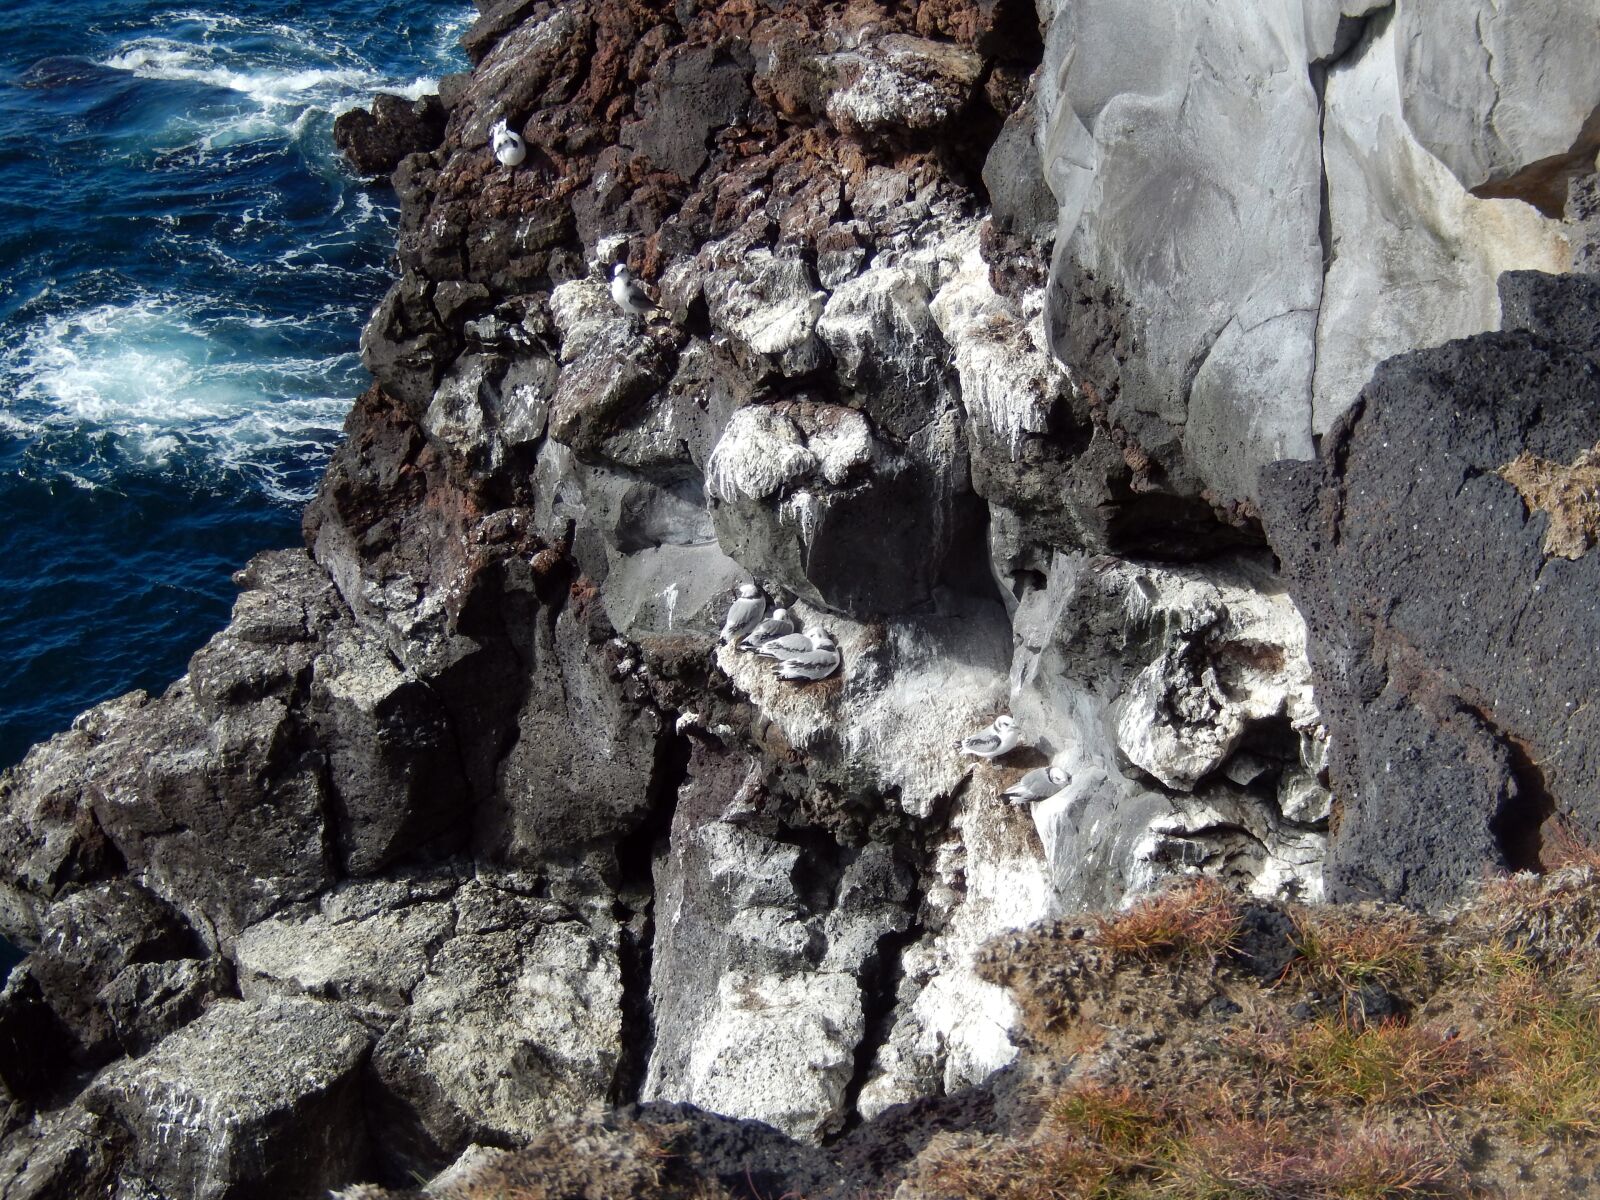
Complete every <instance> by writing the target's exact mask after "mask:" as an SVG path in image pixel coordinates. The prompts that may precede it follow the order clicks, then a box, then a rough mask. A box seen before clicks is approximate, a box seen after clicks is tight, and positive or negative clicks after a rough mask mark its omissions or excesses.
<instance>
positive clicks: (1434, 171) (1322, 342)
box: [1313, 5, 1600, 433]
mask: <svg viewBox="0 0 1600 1200" xmlns="http://www.w3.org/2000/svg"><path fill="white" fill-rule="evenodd" d="M1428 7H1429V6H1426V5H1423V6H1414V5H1408V6H1406V11H1405V13H1404V14H1397V15H1396V16H1395V17H1394V18H1393V19H1391V20H1386V21H1378V22H1375V23H1374V24H1373V25H1372V26H1371V28H1370V29H1369V30H1368V31H1367V33H1366V34H1365V36H1364V37H1363V38H1362V39H1361V40H1360V41H1359V42H1358V43H1357V44H1356V45H1355V46H1354V47H1353V48H1352V50H1351V52H1350V54H1349V56H1348V57H1347V59H1346V60H1345V61H1343V62H1341V63H1340V64H1338V65H1337V66H1335V67H1334V68H1333V69H1332V70H1330V71H1329V73H1328V80H1327V87H1326V105H1327V107H1326V111H1325V114H1324V144H1323V155H1324V169H1325V171H1326V176H1327V202H1328V221H1329V227H1330V231H1331V233H1330V241H1329V250H1330V253H1331V256H1332V262H1331V263H1330V265H1329V266H1328V271H1327V277H1326V279H1325V281H1324V285H1323V297H1322V308H1321V319H1320V321H1319V325H1318V330H1317V345H1316V356H1317V357H1316V364H1317V366H1316V379H1315V382H1314V389H1313V390H1314V397H1313V408H1314V412H1313V425H1314V427H1315V428H1316V431H1317V432H1318V433H1324V432H1326V431H1327V429H1328V428H1329V426H1331V424H1332V423H1333V420H1334V419H1335V418H1336V417H1337V416H1338V415H1339V413H1341V412H1343V411H1344V409H1345V407H1346V406H1347V405H1348V404H1349V403H1350V400H1351V398H1352V397H1354V396H1355V395H1356V393H1357V392H1359V391H1360V390H1361V388H1362V387H1363V386H1364V385H1365V384H1366V382H1367V379H1368V378H1369V377H1370V376H1371V374H1372V369H1373V367H1374V366H1375V365H1376V364H1377V363H1378V362H1380V361H1381V360H1383V359H1385V358H1388V357H1389V356H1390V355H1393V354H1399V353H1402V352H1404V351H1406V350H1410V349H1412V348H1414V347H1416V346H1427V345H1436V344H1438V343H1440V342H1443V341H1447V340H1449V339H1450V338H1454V337H1464V336H1467V335H1468V334H1473V333H1480V332H1482V331H1483V330H1485V329H1493V328H1496V327H1497V326H1498V324H1499V299H1498V297H1497V295H1496V293H1495V279H1496V277H1497V276H1498V275H1499V274H1500V272H1501V271H1503V270H1506V269H1507V268H1508V267H1513V266H1519V267H1526V268H1533V269H1538V270H1542V271H1563V270H1566V268H1567V265H1568V263H1569V262H1570V261H1571V250H1570V248H1569V246H1568V243H1567V238H1566V236H1565V231H1564V230H1563V229H1562V228H1561V226H1560V225H1559V224H1557V223H1556V222H1555V221H1552V220H1547V219H1545V218H1544V217H1542V216H1541V215H1540V214H1539V212H1537V211H1536V210H1534V209H1532V208H1530V207H1529V206H1528V205H1527V204H1525V203H1523V202H1522V201H1520V200H1513V199H1480V198H1478V196H1482V195H1488V196H1493V195H1497V194H1500V193H1496V192H1494V191H1493V190H1490V191H1487V192H1483V191H1480V192H1479V193H1478V194H1477V195H1474V194H1469V192H1468V190H1467V189H1469V188H1472V187H1475V186H1476V184H1477V183H1478V182H1482V179H1479V180H1477V181H1476V182H1471V181H1467V180H1462V179H1459V178H1457V177H1456V176H1455V175H1453V174H1452V173H1451V168H1450V166H1449V165H1448V164H1449V162H1450V160H1451V153H1450V151H1449V150H1448V149H1447V147H1448V146H1449V145H1450V143H1451V142H1452V141H1453V139H1454V136H1455V134H1454V133H1453V132H1447V131H1450V130H1457V129H1459V127H1460V124H1461V121H1462V116H1463V113H1450V112H1448V110H1449V102H1447V101H1443V100H1442V99H1434V100H1428V101H1421V100H1417V99H1415V98H1416V97H1417V96H1418V95H1419V89H1420V90H1422V91H1426V90H1427V89H1428V88H1430V87H1432V86H1434V84H1435V83H1437V84H1439V85H1440V86H1445V84H1444V81H1432V82H1430V81H1429V79H1428V73H1429V71H1437V70H1438V69H1440V65H1442V63H1443V62H1449V63H1451V64H1453V65H1452V67H1450V68H1449V69H1450V70H1457V69H1459V67H1460V64H1461V63H1462V62H1463V59H1462V57H1461V55H1460V53H1459V52H1456V53H1446V52H1444V51H1443V50H1442V47H1441V46H1439V45H1434V43H1435V42H1436V41H1439V42H1447V41H1448V40H1449V39H1451V38H1452V37H1454V36H1455V35H1462V34H1470V29H1471V27H1470V26H1466V27H1463V26H1460V25H1459V24H1457V22H1458V20H1459V18H1460V17H1461V16H1462V15H1465V13H1466V11H1467V9H1468V8H1470V7H1471V6H1470V5H1467V6H1459V7H1457V8H1454V9H1452V10H1451V14H1452V15H1451V16H1450V17H1448V18H1445V17H1444V16H1443V14H1442V11H1440V12H1435V13H1433V14H1431V15H1432V16H1436V17H1439V18H1440V19H1439V20H1438V21H1430V20H1428V19H1427V18H1424V17H1422V16H1421V15H1420V14H1421V12H1422V11H1423V10H1424V9H1426V8H1428ZM1433 7H1435V8H1437V7H1438V6H1433ZM1551 11H1553V10H1551ZM1541 19H1542V18H1541ZM1419 22H1420V23H1419ZM1485 32H1486V33H1487V32H1488V26H1487V25H1485ZM1494 36H1499V35H1498V34H1496V35H1494ZM1453 44H1454V45H1457V46H1460V45H1467V46H1471V47H1474V50H1473V53H1472V54H1470V55H1468V57H1467V59H1466V61H1468V62H1471V63H1473V69H1472V70H1470V71H1466V72H1464V73H1463V77H1462V78H1460V79H1458V80H1456V81H1455V82H1456V83H1459V84H1463V85H1469V81H1471V83H1470V85H1469V86H1475V87H1479V88H1482V89H1485V90H1492V89H1493V87H1495V86H1496V84H1495V80H1494V77H1493V74H1492V73H1491V72H1490V71H1489V70H1488V69H1487V68H1486V66H1485V63H1486V62H1487V61H1488V60H1487V59H1486V58H1483V57H1481V56H1482V55H1483V54H1484V53H1486V52H1484V51H1481V50H1477V49H1476V43H1475V41H1474V40H1473V39H1472V38H1471V37H1470V36H1467V37H1466V40H1465V41H1464V42H1463V41H1460V40H1456V41H1455V42H1454V43H1453ZM1430 60H1439V63H1438V64H1431V63H1430ZM1430 94H1431V93H1430ZM1445 94H1449V89H1448V87H1446V92H1444V93H1440V96H1441V97H1442V96H1443V95H1445ZM1595 96H1596V100H1597V102H1600V86H1597V87H1596V89H1595ZM1408 97H1410V98H1412V99H1409V100H1408V99H1407V98H1408ZM1530 98H1531V95H1530ZM1456 99H1459V100H1462V101H1463V102H1465V101H1466V97H1465V96H1457V97H1456ZM1479 99H1485V100H1486V99H1488V96H1482V97H1479ZM1417 104H1421V105H1422V106H1423V108H1422V111H1421V112H1413V111H1412V109H1413V108H1414V106H1415V105H1417ZM1464 111H1466V110H1464ZM1477 111H1478V112H1480V113H1493V112H1496V111H1498V110H1496V109H1495V108H1494V107H1493V105H1492V104H1491V105H1490V107H1489V108H1486V109H1483V110H1477ZM1413 117H1416V118H1418V119H1412V118H1413ZM1424 117H1428V118H1436V120H1424V119H1421V118H1424ZM1471 120H1473V121H1474V122H1481V121H1482V118H1481V116H1479V115H1474V116H1473V117H1472V118H1471ZM1436 154H1437V155H1438V157H1436V156H1435V155H1436ZM1441 159H1443V160H1444V161H1441ZM1590 159H1591V164H1592V161H1593V155H1592V154H1591V156H1590ZM1522 161H1524V162H1532V161H1533V160H1532V159H1531V158H1525V159H1523V160H1522ZM1563 195H1564V184H1563ZM1559 208H1560V206H1559V204H1558V205H1557V206H1556V210H1557V213H1559ZM1402 298H1403V299H1402Z"/></svg>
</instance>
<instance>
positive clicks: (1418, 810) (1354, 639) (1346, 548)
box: [1266, 280, 1600, 906]
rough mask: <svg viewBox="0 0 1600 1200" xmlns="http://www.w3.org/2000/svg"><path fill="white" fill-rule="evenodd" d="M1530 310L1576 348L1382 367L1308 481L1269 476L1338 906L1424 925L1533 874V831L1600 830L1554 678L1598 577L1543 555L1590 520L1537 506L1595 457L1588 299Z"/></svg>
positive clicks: (1529, 346) (1579, 296)
mask: <svg viewBox="0 0 1600 1200" xmlns="http://www.w3.org/2000/svg"><path fill="white" fill-rule="evenodd" d="M1517 286H1520V287H1521V288H1522V289H1523V290H1524V292H1526V291H1527V290H1529V287H1528V284H1527V283H1526V282H1524V283H1522V284H1521V285H1516V284H1513V292H1514V291H1515V289H1516V287H1517ZM1567 289H1570V292H1569V293H1568V294H1569V297H1570V301H1571V303H1572V304H1573V309H1572V312H1573V314H1574V315H1573V318H1572V319H1571V320H1570V322H1569V321H1568V320H1565V319H1561V318H1558V317H1557V316H1556V313H1557V312H1558V311H1559V304H1558V302H1557V301H1556V299H1555V297H1558V296H1559V295H1560V294H1561V293H1562V292H1563V291H1566V290H1567ZM1542 290H1544V291H1545V292H1546V298H1545V300H1544V301H1543V305H1544V306H1548V307H1545V308H1544V311H1545V313H1546V314H1547V315H1546V316H1545V317H1544V319H1543V320H1542V321H1541V322H1538V323H1539V324H1542V325H1543V327H1544V329H1545V331H1546V332H1547V333H1550V334H1552V335H1555V334H1557V333H1559V331H1561V330H1563V329H1565V330H1570V331H1572V333H1571V334H1569V335H1568V336H1575V337H1577V338H1578V339H1579V341H1580V344H1579V345H1578V346H1576V347H1567V346H1562V345H1559V344H1557V343H1555V342H1553V341H1549V340H1545V339H1544V338H1541V337H1537V336H1534V335H1531V334H1528V333H1521V332H1518V333H1501V334H1485V335H1480V336H1478V337H1475V338H1470V339H1467V340H1464V341H1459V342H1452V343H1450V344H1448V345H1446V346H1443V347H1440V348H1438V349H1436V350H1429V351H1419V352H1416V353H1413V354H1408V355H1403V356H1401V357H1399V358H1396V359H1393V360H1391V361H1390V362H1388V363H1385V364H1384V366H1383V367H1382V368H1380V370H1379V371H1378V372H1377V374H1376V375H1375V376H1374V378H1373V380H1372V382H1371V383H1370V384H1369V385H1368V386H1367V388H1366V389H1365V390H1364V391H1363V393H1362V396H1361V399H1360V401H1359V402H1358V404H1357V405H1356V406H1355V407H1354V408H1352V409H1351V410H1350V411H1349V412H1348V413H1347V414H1346V416H1345V417H1343V418H1341V420H1340V422H1339V423H1338V425H1337V426H1336V427H1335V429H1334V430H1333V431H1332V432H1331V433H1330V435H1329V437H1328V439H1327V440H1326V442H1325V443H1324V446H1323V457H1322V458H1320V459H1319V460H1318V461H1316V462H1313V463H1301V464H1289V463H1285V464H1280V465H1279V466H1277V467H1275V468H1273V470H1272V472H1271V476H1270V487H1269V489H1268V496H1269V498H1270V499H1269V505H1268V508H1267V510H1266V511H1267V527H1268V530H1269V532H1270V534H1271V537H1272V539H1273V545H1274V547H1275V549H1276V550H1277V552H1278V554H1279V555H1280V557H1281V558H1282V559H1283V561H1284V565H1285V569H1286V573H1287V578H1288V581H1289V584H1290V588H1291V592H1292V594H1293V596H1294V598H1295V600H1296V603H1297V604H1298V605H1299V606H1300V608H1301V609H1302V611H1304V613H1305V614H1306V618H1307V623H1308V626H1309V628H1310V632H1311V638H1310V649H1311V660H1312V664H1313V666H1314V668H1315V674H1316V686H1317V693H1318V698H1319V701H1320V703H1321V705H1322V708H1323V712H1324V714H1325V717H1326V719H1327V721H1328V725H1329V727H1330V729H1331V730H1332V731H1333V753H1332V758H1331V765H1330V771H1331V777H1332V785H1333V790H1334V795H1335V797H1336V800H1337V805H1336V814H1337V819H1336V822H1335V825H1334V828H1335V834H1334V836H1333V839H1332V841H1331V843H1330V846H1329V866H1328V879H1329V887H1330V891H1331V893H1332V894H1333V895H1334V896H1335V897H1337V898H1352V897H1365V896H1381V897H1385V898H1389V899H1398V900H1403V901H1405V902H1406V903H1408V904H1415V905H1419V906H1420V905H1429V904H1435V903H1439V902H1441V901H1444V900H1447V899H1450V898H1452V897H1455V896H1457V895H1459V894H1461V893H1462V892H1463V891H1465V890H1467V889H1469V888H1471V887H1473V886H1475V884H1476V881H1477V880H1479V879H1481V878H1482V875H1483V872H1484V871H1485V870H1486V869H1491V868H1501V869H1505V868H1510V869H1522V868H1525V867H1536V866H1537V865H1538V863H1539V855H1540V845H1541V838H1542V835H1543V833H1544V832H1545V831H1547V829H1548V827H1549V826H1548V822H1549V821H1550V820H1551V819H1552V818H1559V819H1560V820H1562V821H1565V822H1568V823H1569V824H1571V825H1572V826H1573V827H1575V828H1577V829H1579V830H1581V831H1583V832H1584V833H1585V834H1587V835H1589V836H1593V834H1594V833H1595V831H1597V830H1600V795H1597V793H1596V788H1595V779H1596V778H1597V776H1596V773H1595V766H1596V764H1595V763H1594V762H1593V761H1592V759H1593V756H1594V753H1595V747H1596V746H1597V745H1600V741H1597V737H1600V729H1597V728H1596V727H1595V724H1594V722H1595V720H1596V718H1595V717H1594V716H1593V714H1592V713H1591V711H1590V708H1589V706H1587V705H1585V704H1584V703H1583V697H1584V696H1586V695H1587V693H1588V684H1587V682H1586V681H1585V679H1584V678H1582V675H1583V672H1582V671H1581V670H1580V669H1579V667H1578V665H1577V664H1580V663H1583V662H1586V661H1587V656H1588V654H1589V647H1591V646H1592V645H1593V644H1594V640H1595V637H1596V635H1597V634H1600V630H1597V629H1596V628H1595V627H1594V614H1595V608H1594V605H1593V604H1591V603H1589V601H1588V599H1587V598H1588V597H1589V596H1591V595H1592V594H1593V589H1594V587H1595V586H1596V584H1597V583H1600V580H1596V579H1595V578H1594V573H1595V571H1596V570H1597V569H1600V566H1597V564H1600V558H1596V556H1595V554H1594V553H1593V552H1592V550H1589V549H1586V548H1583V544H1584V541H1585V540H1586V539H1585V538H1584V537H1583V536H1581V533H1580V536H1579V537H1578V538H1577V542H1576V545H1574V543H1573V540H1572V539H1571V538H1570V537H1568V536H1561V537H1559V538H1558V539H1557V545H1556V546H1552V544H1551V538H1552V535H1553V534H1559V533H1564V532H1570V531H1571V530H1574V529H1576V530H1579V531H1581V529H1582V528H1583V526H1584V523H1585V522H1587V521H1592V519H1593V516H1594V514H1593V512H1592V509H1593V504H1592V496H1590V497H1588V498H1587V499H1585V498H1584V497H1583V494H1582V488H1581V487H1580V488H1579V489H1578V490H1577V491H1576V492H1573V493H1572V494H1571V496H1570V497H1568V489H1566V488H1564V487H1562V486H1559V485H1560V484H1561V483H1562V481H1563V479H1564V478H1565V479H1566V480H1569V481H1571V480H1576V478H1577V477H1578V476H1580V475H1582V473H1583V471H1584V469H1585V468H1584V467H1583V465H1582V464H1583V463H1584V462H1585V461H1587V458H1586V456H1588V455H1590V454H1591V452H1592V451H1593V450H1594V448H1595V446H1596V443H1597V441H1600V369H1597V368H1596V366H1595V364H1594V361H1593V358H1592V355H1593V353H1594V348H1595V343H1594V341H1593V339H1592V337H1591V336H1589V335H1590V334H1591V333H1592V329H1593V326H1592V323H1591V322H1587V321H1586V320H1585V319H1584V318H1583V316H1582V315H1581V314H1582V313H1583V312H1584V310H1585V309H1586V307H1587V304H1588V302H1589V300H1590V298H1591V295H1592V291H1593V289H1592V285H1590V284H1588V283H1587V282H1586V281H1580V280H1572V281H1569V282H1565V283H1563V282H1557V281H1551V282H1549V283H1548V284H1546V285H1545V286H1544V288H1543V289H1542ZM1522 303H1523V302H1521V301H1519V302H1518V304H1519V305H1521V304H1522ZM1523 311H1524V314H1525V315H1526V309H1525V308H1524V310H1523ZM1530 323H1533V322H1530ZM1519 468H1522V469H1520V470H1519ZM1524 470H1529V472H1530V473H1529V474H1526V475H1525V474H1524V473H1523V471H1524ZM1530 477H1531V478H1534V479H1537V478H1541V477H1542V478H1544V479H1546V480H1549V481H1551V482H1552V483H1554V484H1556V485H1558V486H1553V487H1552V488H1550V489H1549V490H1546V489H1543V488H1539V487H1534V486H1530V483H1529V479H1530ZM1567 498H1570V499H1571V500H1572V501H1574V503H1572V504H1568V503H1566V499H1567ZM1558 547H1559V548H1570V549H1572V550H1576V551H1577V555H1576V557H1568V556H1566V555H1564V554H1562V553H1559V552H1556V550H1557V549H1558ZM1418 580H1426V581H1427V586H1425V587H1418V586H1417V581H1418ZM1575 672H1576V673H1575Z"/></svg>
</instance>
